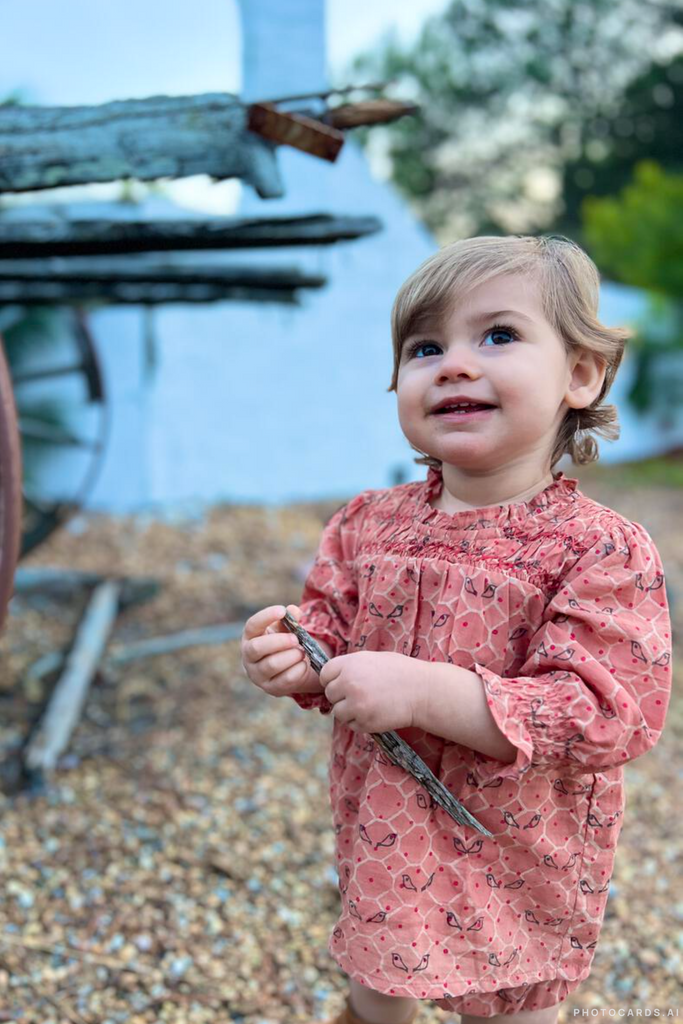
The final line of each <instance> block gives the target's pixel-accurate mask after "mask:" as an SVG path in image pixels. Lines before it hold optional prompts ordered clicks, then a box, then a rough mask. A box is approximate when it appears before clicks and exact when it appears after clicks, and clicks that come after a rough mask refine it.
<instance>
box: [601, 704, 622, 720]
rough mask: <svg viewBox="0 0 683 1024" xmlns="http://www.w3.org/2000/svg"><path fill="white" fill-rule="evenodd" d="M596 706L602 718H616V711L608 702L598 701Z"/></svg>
mask: <svg viewBox="0 0 683 1024" xmlns="http://www.w3.org/2000/svg"><path fill="white" fill-rule="evenodd" d="M598 707H599V708H600V713H601V714H602V716H603V718H616V714H617V713H616V711H615V710H614V708H613V707H612V705H611V704H608V703H607V702H606V701H600V702H599V704H598Z"/></svg>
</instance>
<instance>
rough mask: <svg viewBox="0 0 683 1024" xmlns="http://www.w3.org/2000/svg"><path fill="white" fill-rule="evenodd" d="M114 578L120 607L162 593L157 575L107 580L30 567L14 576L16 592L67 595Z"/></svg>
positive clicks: (71, 571)
mask: <svg viewBox="0 0 683 1024" xmlns="http://www.w3.org/2000/svg"><path fill="white" fill-rule="evenodd" d="M107 579H112V580H114V582H117V583H119V584H120V585H121V590H120V593H119V607H120V608H126V607H127V606H128V605H131V604H138V603H140V602H142V601H148V600H150V599H151V598H153V597H156V595H157V594H158V592H159V589H160V587H161V583H160V581H159V580H158V579H156V578H155V577H154V576H119V577H107V576H103V575H102V574H101V573H99V572H82V571H80V570H78V569H61V568H50V567H47V566H37V567H35V568H26V567H24V566H19V568H18V569H17V571H16V573H15V574H14V593H15V594H32V593H34V592H37V593H39V594H44V593H45V592H46V591H47V592H48V593H51V594H63V593H65V592H66V593H68V592H69V591H72V590H78V589H80V588H82V587H96V586H99V584H100V583H104V582H105V580H107Z"/></svg>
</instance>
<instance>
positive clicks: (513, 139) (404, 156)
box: [347, 0, 683, 241]
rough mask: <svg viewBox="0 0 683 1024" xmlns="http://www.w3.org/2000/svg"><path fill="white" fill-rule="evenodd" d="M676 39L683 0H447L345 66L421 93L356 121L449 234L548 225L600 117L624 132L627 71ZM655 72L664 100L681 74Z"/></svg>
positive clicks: (666, 57) (396, 89)
mask: <svg viewBox="0 0 683 1024" xmlns="http://www.w3.org/2000/svg"><path fill="white" fill-rule="evenodd" d="M682 50H683V2H682V0H672V2H671V3H667V2H665V0H662V2H658V0H620V2H619V3H614V0H452V3H451V4H450V6H449V7H448V8H447V9H446V11H444V13H443V14H440V15H438V16H436V17H432V18H430V19H429V20H428V21H427V22H426V23H425V25H424V28H423V30H422V33H421V35H420V37H419V39H418V40H417V42H416V43H415V44H414V45H412V46H409V47H407V48H404V47H403V46H402V45H400V44H399V42H398V41H397V39H396V37H395V36H389V37H388V38H386V37H385V39H384V40H383V42H382V44H381V45H380V47H379V49H378V50H377V51H375V52H373V53H368V54H361V55H360V56H359V57H358V58H356V60H355V61H354V63H353V65H352V68H351V72H350V73H347V80H348V77H351V76H352V77H354V78H356V79H357V80H358V79H359V78H360V77H362V78H363V79H364V80H370V79H371V80H374V81H376V80H378V79H380V80H387V79H390V80H391V81H392V83H393V84H392V86H391V87H390V88H389V89H388V93H389V94H390V95H396V96H402V97H406V98H410V99H413V100H415V101H416V102H418V103H419V104H420V105H421V108H422V109H421V113H420V114H419V115H418V116H415V117H408V118H403V119H401V120H400V121H397V122H395V123H394V124H391V125H387V126H386V127H385V128H381V129H380V128H377V127H375V128H373V129H372V132H371V133H370V132H369V131H368V130H367V129H358V133H357V134H358V136H359V137H360V139H361V142H362V143H363V144H364V145H366V146H367V148H368V151H369V153H370V155H371V156H372V157H374V158H375V160H376V162H377V164H379V165H380V166H381V165H382V164H383V165H384V167H383V169H384V173H385V174H386V176H387V177H390V178H391V180H392V181H393V182H394V183H395V184H396V185H397V187H398V188H399V189H400V190H401V191H402V192H403V193H404V194H405V195H406V196H407V197H408V198H410V199H411V201H412V203H413V205H414V207H415V209H416V211H417V213H418V215H419V216H420V217H421V218H422V219H423V220H424V221H425V223H426V224H427V225H428V226H429V227H430V228H431V229H432V230H433V231H434V232H435V233H436V234H437V236H438V237H439V239H440V240H441V241H446V240H447V239H448V238H452V237H454V236H461V235H464V234H471V233H474V232H478V233H483V232H486V231H492V232H501V231H503V232H509V231H534V230H539V229H540V230H546V229H548V228H551V227H553V225H554V222H555V221H556V220H557V217H558V214H561V213H562V209H561V184H562V172H563V168H564V166H565V165H566V164H567V163H569V162H571V161H579V160H581V159H582V158H583V155H584V154H585V153H586V147H587V146H588V144H589V143H591V142H595V136H600V133H601V132H602V131H603V128H602V124H603V122H606V123H607V124H608V125H611V124H613V125H614V134H615V136H617V137H619V138H621V135H620V132H621V130H622V128H621V127H618V126H617V115H618V112H619V110H620V104H621V102H622V99H623V97H624V94H625V91H626V90H627V89H628V87H629V85H630V84H631V83H633V82H634V81H636V80H637V79H638V77H639V76H640V77H646V74H647V71H648V69H650V66H651V64H652V61H653V60H655V61H660V62H662V63H663V64H667V63H670V62H671V60H672V58H673V57H674V56H675V55H676V54H677V53H680V52H681V51H682ZM655 84H658V85H660V91H659V92H658V93H657V95H658V96H659V97H660V99H661V100H662V101H663V104H665V103H666V102H668V99H666V98H665V93H664V91H663V90H664V89H665V87H667V85H668V87H669V88H670V89H671V90H673V89H674V85H675V86H676V88H680V83H678V82H676V83H667V82H658V83H655ZM653 88H654V86H653ZM642 93H643V98H644V100H645V99H647V96H648V92H647V86H646V85H645V84H644V85H643V86H642ZM651 93H652V90H650V94H651ZM666 96H667V97H668V96H669V93H667V94H666ZM634 102H635V98H634ZM655 106H656V101H655ZM661 109H662V110H665V109H666V107H665V106H664V105H662V107H661ZM601 119H602V120H601ZM619 124H621V122H619ZM589 126H590V127H589ZM655 130H658V129H657V128H656V126H655ZM678 131H679V132H680V128H679V129H678ZM600 137H602V136H600ZM643 141H645V142H646V141H647V140H643ZM594 150H595V147H594V146H593V148H592V149H590V148H589V150H588V152H589V153H590V154H591V157H592V156H593V155H595V154H594ZM679 159H680V155H679ZM581 180H582V179H581V176H579V181H581ZM583 180H587V179H585V177H584V179H583ZM577 202H578V201H577V200H575V205H576V203H577Z"/></svg>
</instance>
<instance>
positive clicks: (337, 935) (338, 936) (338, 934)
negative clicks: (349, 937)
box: [332, 925, 344, 939]
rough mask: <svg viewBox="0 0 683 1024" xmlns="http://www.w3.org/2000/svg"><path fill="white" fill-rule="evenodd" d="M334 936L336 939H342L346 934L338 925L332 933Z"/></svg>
mask: <svg viewBox="0 0 683 1024" xmlns="http://www.w3.org/2000/svg"><path fill="white" fill-rule="evenodd" d="M332 934H333V935H334V937H335V939H341V937H342V935H343V934H344V932H343V931H342V930H341V928H340V927H339V926H338V925H337V927H336V928H335V929H334V931H333V932H332Z"/></svg>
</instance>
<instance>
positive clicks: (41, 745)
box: [24, 580, 121, 771]
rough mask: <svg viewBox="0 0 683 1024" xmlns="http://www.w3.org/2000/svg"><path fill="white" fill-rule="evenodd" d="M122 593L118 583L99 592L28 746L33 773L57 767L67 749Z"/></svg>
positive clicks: (103, 586) (110, 582) (109, 582)
mask: <svg viewBox="0 0 683 1024" xmlns="http://www.w3.org/2000/svg"><path fill="white" fill-rule="evenodd" d="M120 590H121V584H120V583H119V582H117V581H114V580H107V581H106V582H105V583H101V584H100V585H99V586H98V587H97V588H96V589H95V591H94V593H93V595H92V597H91V599H90V603H89V604H88V607H87V609H86V612H85V615H84V616H83V619H82V621H81V623H80V626H79V628H78V632H77V633H76V638H75V640H74V645H73V648H72V650H71V652H70V654H69V656H68V657H67V659H66V666H65V669H64V672H63V674H62V676H61V678H60V679H59V681H58V682H57V685H56V686H55V689H54V692H53V694H52V697H51V699H50V702H49V704H48V707H47V711H46V712H45V715H44V717H43V719H42V721H41V722H40V724H39V726H38V729H37V731H36V733H35V735H34V736H33V737H32V739H31V740H30V741H29V743H28V744H27V747H26V752H25V754H24V764H25V765H26V767H27V768H28V769H29V770H33V771H35V770H45V769H49V768H53V767H54V765H55V764H56V762H57V758H58V757H59V755H60V754H61V753H62V752H63V751H64V750H65V749H66V747H67V744H68V742H69V738H70V736H71V733H72V732H73V730H74V728H75V726H76V724H77V722H78V719H79V716H80V713H81V709H82V708H83V705H84V703H85V700H86V697H87V695H88V688H89V686H90V682H91V680H92V677H93V676H94V674H95V671H96V669H97V666H98V663H99V660H100V658H101V656H102V652H103V650H104V648H105V646H106V643H107V639H108V637H109V633H110V632H111V629H112V626H113V624H114V621H115V619H116V615H117V612H118V608H119V593H120Z"/></svg>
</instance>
